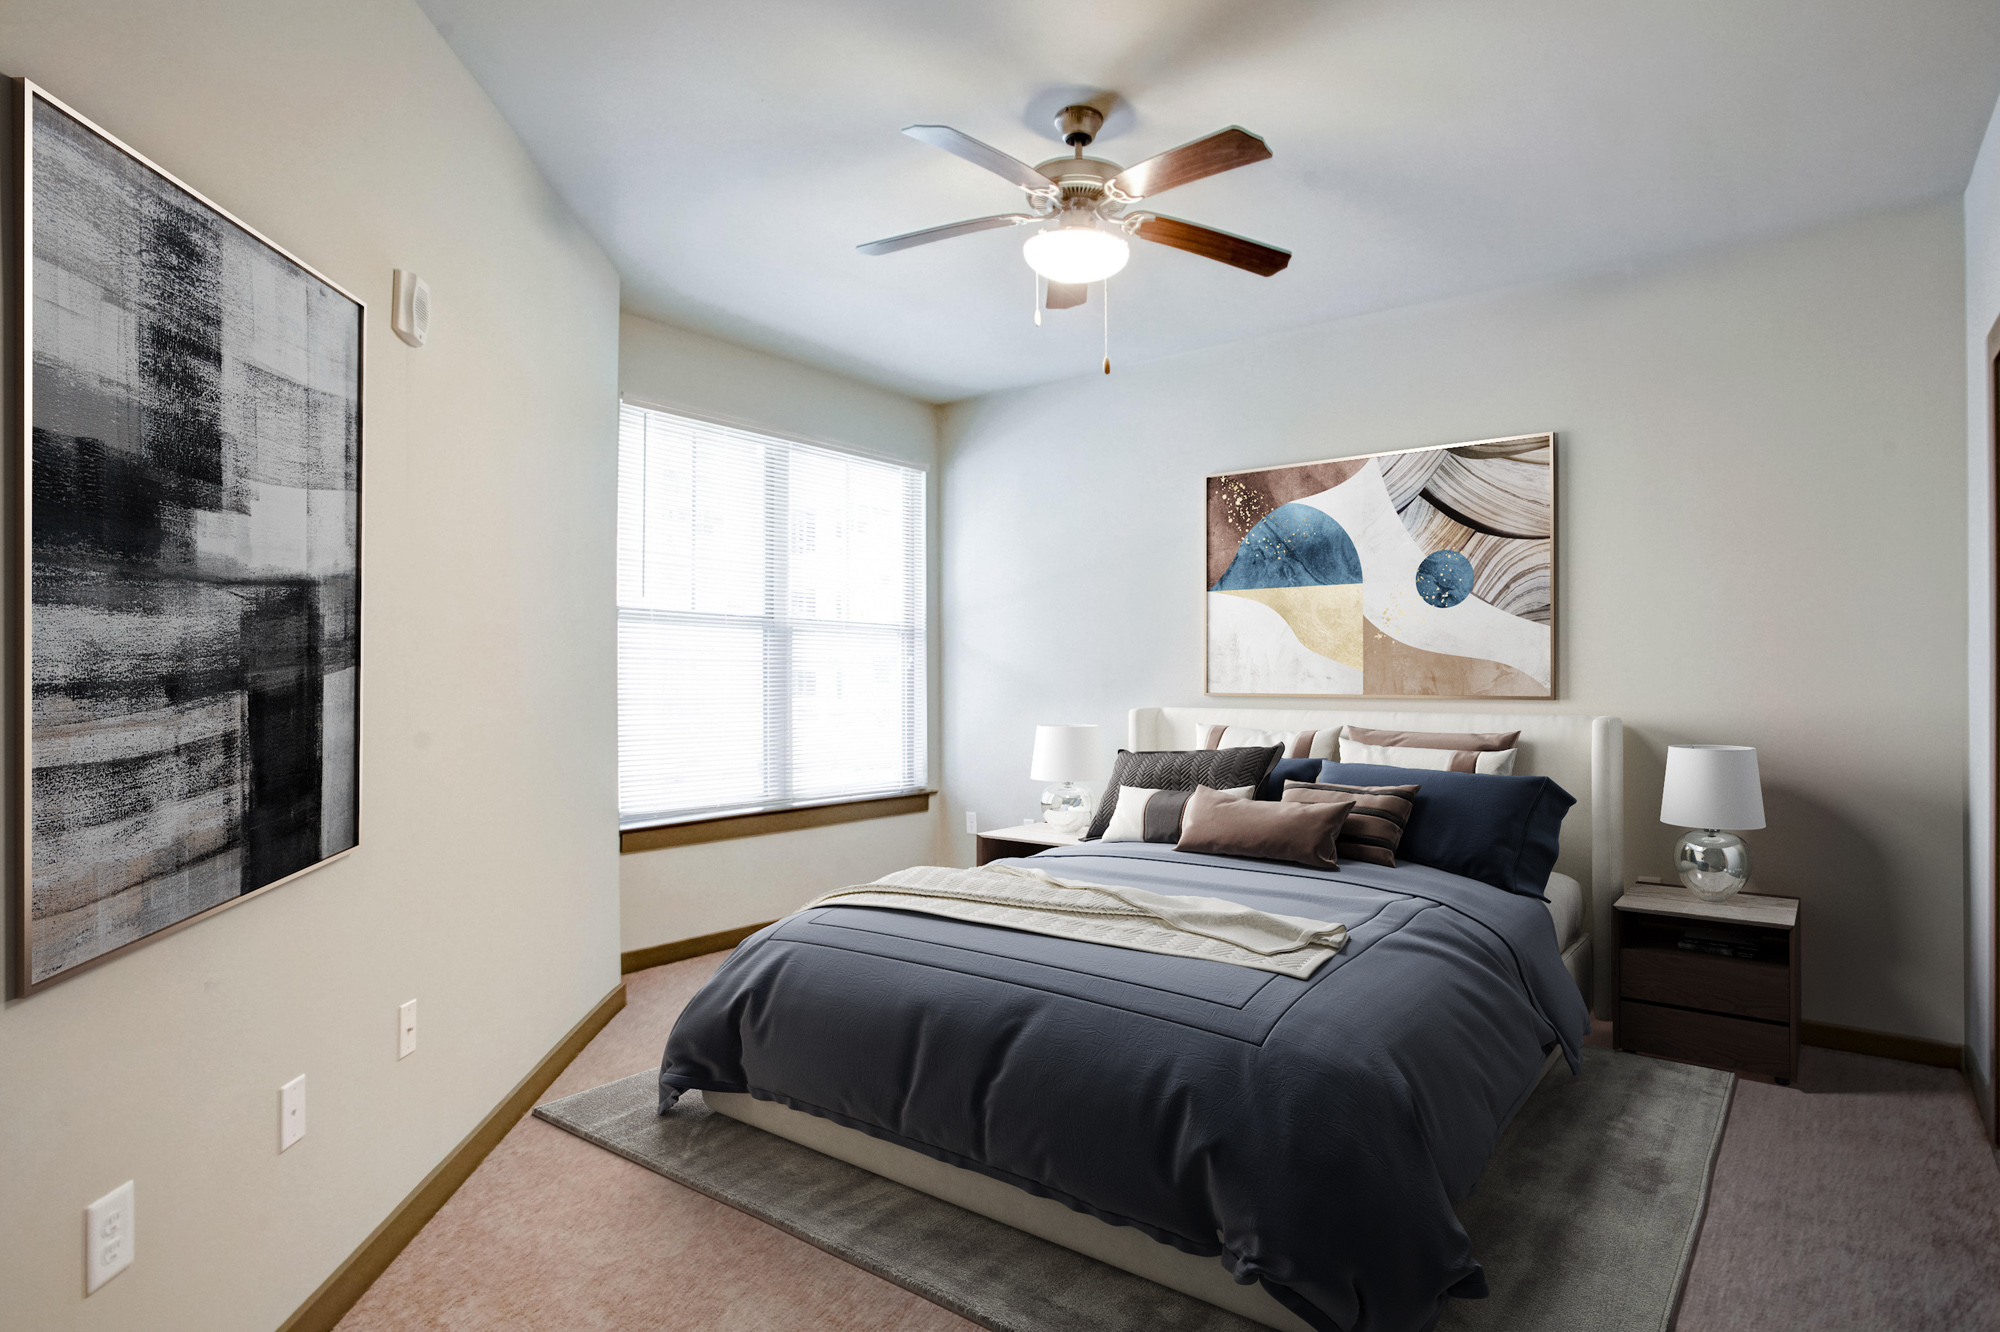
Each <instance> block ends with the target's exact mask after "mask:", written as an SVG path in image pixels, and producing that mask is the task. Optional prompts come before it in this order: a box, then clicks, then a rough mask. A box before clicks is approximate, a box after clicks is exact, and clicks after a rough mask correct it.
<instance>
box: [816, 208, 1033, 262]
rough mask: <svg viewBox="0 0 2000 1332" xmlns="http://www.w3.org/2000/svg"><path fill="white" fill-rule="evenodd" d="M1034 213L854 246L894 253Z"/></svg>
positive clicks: (1008, 224)
mask: <svg viewBox="0 0 2000 1332" xmlns="http://www.w3.org/2000/svg"><path fill="white" fill-rule="evenodd" d="M1034 220H1035V216H1034V214H1033V213H996V214H994V215H993V216H992V217H975V218H971V219H968V220H967V221H964V222H950V223H947V224H945V225H944V226H941V227H925V228H924V229H923V230H922V231H906V232H904V233H903V234H902V235H900V236H891V237H889V238H888V239H886V240H878V241H869V242H868V243H867V244H866V245H857V246H855V247H854V248H855V249H857V250H859V251H861V253H863V254H894V253H895V252H896V251H898V250H907V249H909V248H910V247H911V246H914V245H929V244H930V243H931V242H932V241H941V240H950V239H951V238H952V237H953V236H970V235H971V234H972V233H973V232H975V231H991V230H993V229H994V228H995V227H1012V226H1018V225H1020V224H1021V223H1023V222H1033V221H1034Z"/></svg>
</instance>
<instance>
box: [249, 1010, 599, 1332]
mask: <svg viewBox="0 0 2000 1332" xmlns="http://www.w3.org/2000/svg"><path fill="white" fill-rule="evenodd" d="M623 1007H625V982H623V981H622V980H621V981H620V982H618V985H617V987H616V988H615V989H613V990H612V991H611V993H609V994H607V995H605V996H604V998H603V999H601V1000H599V1001H598V1004H597V1006H596V1007H595V1008H593V1009H591V1010H590V1012H589V1013H587V1014H585V1015H584V1018H583V1021H581V1022H579V1023H577V1024H576V1025H575V1026H574V1027H571V1028H570V1030H569V1034H568V1035H567V1036H564V1037H563V1038H562V1040H560V1041H558V1042H557V1043H556V1047H555V1048H554V1049H553V1050H550V1051H549V1052H548V1053H547V1054H545V1055H543V1056H542V1059H541V1062H540V1063H538V1064H536V1065H535V1066H534V1068H533V1069H531V1070H529V1072H528V1076H527V1077H525V1078H522V1079H521V1081H520V1082H519V1083H517V1084H515V1087H514V1090H513V1091H511V1092H508V1093H507V1099H505V1100H504V1101H502V1102H500V1104H499V1105H497V1106H495V1107H494V1109H493V1113H492V1114H490V1115H488V1116H486V1118H484V1119H482V1120H480V1121H479V1126H478V1127H477V1128H475V1129H473V1130H472V1132H471V1133H469V1134H467V1135H466V1137H465V1140H464V1141H463V1142H461V1143H459V1144H458V1146H456V1147H454V1148H452V1149H451V1151H450V1152H449V1153H448V1154H446V1156H445V1158H444V1160H442V1161H440V1162H438V1164H437V1168H436V1169H435V1170H433V1171H431V1173H430V1174H428V1175H426V1176H424V1180H423V1182H422V1183H421V1184H419V1185H417V1187H416V1188H415V1189H413V1190H411V1192H410V1196H409V1197H407V1198H405V1199H403V1201H402V1202H401V1203H399V1204H397V1206H396V1210H395V1211H393V1212H391V1213H389V1217H388V1219H387V1220H386V1221H384V1222H383V1223H382V1224H381V1225H379V1226H377V1227H375V1232H374V1233H373V1234H371V1235H370V1236H369V1237H368V1238H367V1239H365V1240H363V1241H361V1247H360V1248H358V1249H356V1250H355V1251H354V1252H353V1253H351V1254H349V1255H348V1256H347V1261H345V1262H343V1263H342V1264H341V1265H340V1266H339V1267H336V1268H335V1269H334V1270H333V1275H332V1276H330V1277H328V1278H327V1279H326V1280H325V1281H323V1282H322V1283H320V1288H319V1289H318V1290H316V1291H314V1292H313V1293H312V1296H311V1298H310V1299H308V1300H307V1301H306V1302H305V1303H304V1304H302V1305H300V1306H299V1309H298V1312H296V1313H294V1314H293V1315H292V1316H291V1317H290V1318H287V1319H286V1320H285V1321H284V1323H283V1324H282V1325H280V1326H279V1328H278V1332H331V1329H332V1328H333V1325H334V1324H336V1323H338V1322H339V1321H340V1320H341V1319H342V1318H343V1317H345V1316H346V1314H347V1311H348V1310H349V1309H352V1308H353V1307H354V1306H355V1304H356V1303H357V1302H358V1301H359V1300H360V1299H361V1297H362V1296H363V1295H365V1294H367V1293H368V1288H369V1287H370V1286H372V1285H374V1284H375V1278H377V1277H379V1276H381V1275H382V1273H384V1272H385V1271H387V1270H388V1268H389V1264H390V1263H393V1262H394V1261H396V1255H397V1254H399V1253H401V1252H402V1251H403V1249H404V1247H405V1246H406V1245H408V1244H409V1242H410V1241H411V1240H413V1239H415V1238H416V1237H417V1232H418V1231H420V1230H422V1229H423V1228H424V1225H425V1223H426V1222H428V1221H429V1220H430V1219H431V1218H432V1217H433V1216H436V1215H437V1211H438V1209H439V1208H440V1207H443V1206H444V1205H445V1203H446V1202H447V1201H448V1200H449V1199H450V1198H451V1195H452V1194H454V1193H456V1192H458V1186H459V1185H461V1184H463V1183H465V1181H466V1179H467V1177H468V1176H470V1175H471V1174H472V1172H473V1171H474V1170H476V1169H478V1168H479V1163H480V1162H481V1161H484V1160H485V1159H486V1154H487V1153H488V1152H491V1151H492V1150H493V1149H494V1148H495V1147H497V1146H499V1145H500V1139H502V1138H504V1137H506V1136H507V1130H509V1129H511V1128H513V1127H514V1125H515V1123H516V1122H518V1121H519V1120H520V1118H521V1116H523V1115H525V1114H527V1113H528V1111H529V1110H531V1109H532V1108H533V1107H534V1104H535V1099H536V1098H537V1097H539V1096H540V1095H541V1094H542V1093H543V1092H545V1091H547V1090H548V1089H549V1084H550V1083H552V1082H554V1081H555V1080H556V1077H557V1075H558V1074H560V1073H561V1072H562V1071H563V1070H564V1069H565V1068H568V1067H569V1064H570V1061H571V1060H572V1059H575V1058H576V1057H577V1055H578V1054H580V1053H581V1052H582V1050H583V1047H584V1046H586V1045H588V1044H590V1041H591V1038H592V1037H593V1036H595V1035H597V1033H598V1032H600V1031H603V1030H604V1024H605V1023H607V1022H609V1021H611V1019H612V1018H613V1017H615V1016H617V1014H618V1010H619V1009H621V1008H623Z"/></svg>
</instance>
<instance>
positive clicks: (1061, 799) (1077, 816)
mask: <svg viewBox="0 0 2000 1332" xmlns="http://www.w3.org/2000/svg"><path fill="white" fill-rule="evenodd" d="M1042 822H1043V823H1046V824H1048V825H1049V826H1050V827H1051V828H1054V829H1056V830H1057V831H1058V832H1073V833H1080V832H1082V831H1083V830H1084V829H1085V828H1088V827H1089V826H1090V793H1089V792H1088V791H1086V790H1084V789H1083V788H1082V787H1081V786H1078V785H1077V784H1076V783H1075V782H1057V783H1056V784H1055V785H1054V786H1051V787H1050V788H1049V789H1048V790H1046V791H1044V792H1042Z"/></svg>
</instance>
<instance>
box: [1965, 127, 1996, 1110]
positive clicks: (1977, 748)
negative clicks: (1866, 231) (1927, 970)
mask: <svg viewBox="0 0 2000 1332" xmlns="http://www.w3.org/2000/svg"><path fill="white" fill-rule="evenodd" d="M1997 322H2000V111H1996V112H1995V114H1994V117H1993V121H1992V123H1991V124H1990V125H1989V126H1988V127H1987V130H1986V142H1985V144H1984V146H1983V147H1982V148H1981V149H1980V153H1979V160H1978V162H1977V164H1975V165H1974V167H1973V170H1972V180H1971V182H1970V183H1969V184H1968V185H1967V186H1966V190H1965V376H1966V379H1965V384H1966V395H1965V414H1966V424H1967V427H1968V429H1967V432H1966V454H1965V460H1966V499H1967V503H1968V511H1967V531H1968V534H1969V535H1968V537H1967V541H1966V557H1967V558H1966V577H1967V589H1966V590H1967V594H1968V595H1967V599H1966V610H1967V625H1966V630H1967V633H1966V647H1967V656H1968V659H1969V669H1968V670H1967V672H1966V681H1967V685H1968V691H1967V710H1968V717H1967V721H1968V723H1969V724H1968V726H1967V745H1968V748H1969V751H1970V757H1971V783H1970V791H1969V795H1970V801H1969V805H1968V814H1969V818H1968V821H1967V822H1968V828H1969V831H1970V836H1969V838H1968V845H1969V847H1970V855H1969V857H1968V866H1969V868H1970V870H1971V883H1970V891H1969V892H1968V893H1967V894H1966V917H1965V925H1966V928H1965V1046H1966V1055H1967V1060H1966V1072H1967V1073H1968V1074H1969V1075H1970V1076H1971V1078H1972V1085H1973V1093H1974V1095H1975V1096H1976V1097H1977V1098H1978V1100H1979V1109H1980V1113H1981V1114H1983V1115H1985V1117H1986V1123H1987V1127H1988V1128H1991V1127H1992V1125H1993V1119H1994V1103H1993V1023H1994V1012H1993V837H1994V828H1993V783H1994V753H1993V722H1994V717H1993V691H1994V687H1995V678H1994V660H1993V634H1994V628H1995V626H1994V622H1993V593H1994V588H1993V539H1994V533H1993V434H1992V430H1993V426H1992V420H1993V416H1992V413H1993V371H1992V362H1991V361H1990V360H1989V359H1988V357H1987V354H1986V339H1987V336H1988V334H1989V333H1990V332H1991V331H1992V330H1993V328H1994V327H1995V325H1996V323H1997Z"/></svg>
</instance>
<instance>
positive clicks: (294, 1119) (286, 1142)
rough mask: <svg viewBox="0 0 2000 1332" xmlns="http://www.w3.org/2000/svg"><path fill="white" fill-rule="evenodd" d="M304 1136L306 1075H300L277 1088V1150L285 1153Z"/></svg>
mask: <svg viewBox="0 0 2000 1332" xmlns="http://www.w3.org/2000/svg"><path fill="white" fill-rule="evenodd" d="M305 1136H306V1075H305V1074H303V1073H301V1074H299V1075H298V1076H297V1077H295V1078H293V1079H292V1080H291V1081H290V1082H288V1083H286V1084H285V1085H284V1086H282V1087H280V1088H278V1150H279V1151H281V1152H282V1151H285V1150H287V1149H289V1148H290V1147H291V1145H292V1144H293V1143H295V1142H297V1141H298V1140H299V1139H300V1138H303V1137H305Z"/></svg>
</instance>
